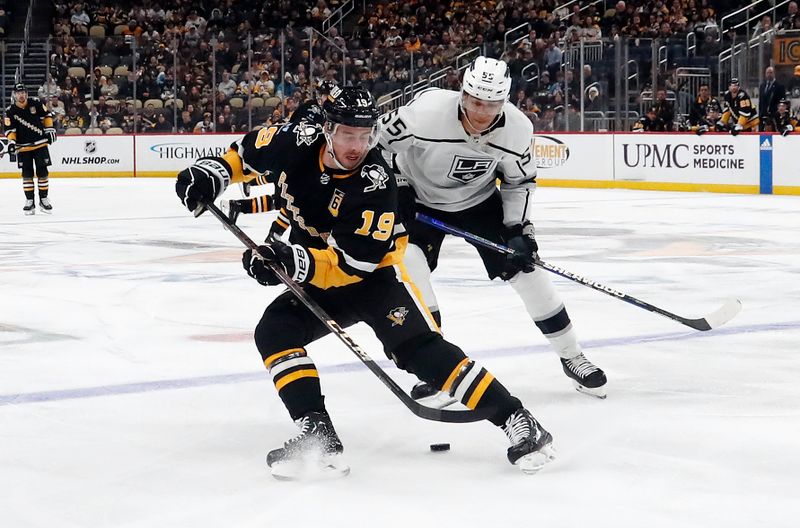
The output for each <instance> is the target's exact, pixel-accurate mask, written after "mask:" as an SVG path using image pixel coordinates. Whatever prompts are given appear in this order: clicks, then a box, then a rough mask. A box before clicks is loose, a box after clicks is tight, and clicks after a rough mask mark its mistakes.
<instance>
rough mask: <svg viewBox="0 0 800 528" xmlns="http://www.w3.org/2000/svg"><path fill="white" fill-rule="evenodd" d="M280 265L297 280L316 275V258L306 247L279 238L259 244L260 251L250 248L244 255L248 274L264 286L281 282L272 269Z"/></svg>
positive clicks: (300, 280)
mask: <svg viewBox="0 0 800 528" xmlns="http://www.w3.org/2000/svg"><path fill="white" fill-rule="evenodd" d="M271 265H272V266H278V267H280V269H282V270H283V271H284V272H285V273H286V274H287V275H289V277H291V278H292V280H294V281H295V282H299V283H301V284H302V283H304V282H307V281H309V280H311V277H313V276H314V259H313V257H312V256H311V254H310V253H309V252H308V250H307V249H306V248H304V247H303V246H300V245H297V244H292V245H286V244H284V243H283V242H281V241H279V240H275V241H273V242H271V243H269V244H266V245H263V246H258V252H257V253H254V252H253V250H252V249H248V250H247V251H245V252H244V254H243V255H242V266H244V269H245V270H247V274H248V275H250V276H251V277H253V278H254V279H255V280H257V281H258V283H259V284H262V285H264V286H275V285H277V284H281V279H280V278H279V277H278V276H277V275H276V274H275V272H274V271H273V270H272V267H271Z"/></svg>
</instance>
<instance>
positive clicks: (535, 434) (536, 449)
mask: <svg viewBox="0 0 800 528" xmlns="http://www.w3.org/2000/svg"><path fill="white" fill-rule="evenodd" d="M503 432H505V433H506V436H507V437H508V440H509V441H510V442H511V447H509V448H508V461H509V462H511V463H512V464H514V465H515V466H519V468H520V469H521V470H522V472H523V473H527V474H529V475H531V474H533V473H536V472H537V471H539V470H540V469H542V468H543V467H544V465H545V464H547V463H548V462H550V461H552V460H553V459H555V450H554V449H553V435H551V434H550V433H548V432H547V431H546V430H545V429H544V427H542V426H541V425H539V422H537V421H536V419H535V418H534V417H533V416H532V415H531V413H530V412H529V411H528V410H527V409H520V410H518V411H516V412H515V413H514V414H512V415H511V416H509V417H508V419H507V420H506V423H505V424H503Z"/></svg>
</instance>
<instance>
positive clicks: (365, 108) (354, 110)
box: [322, 86, 380, 128]
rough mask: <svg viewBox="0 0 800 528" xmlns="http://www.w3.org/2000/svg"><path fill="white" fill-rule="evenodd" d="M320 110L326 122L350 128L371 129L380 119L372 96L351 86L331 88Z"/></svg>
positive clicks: (361, 89)
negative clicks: (323, 113)
mask: <svg viewBox="0 0 800 528" xmlns="http://www.w3.org/2000/svg"><path fill="white" fill-rule="evenodd" d="M322 109H323V110H324V111H325V118H326V120H327V121H329V122H331V123H335V124H339V125H347V126H352V127H362V128H373V127H374V126H375V125H376V124H377V122H378V117H380V112H378V107H377V106H376V105H375V99H374V98H373V97H372V94H371V93H369V92H368V91H367V90H365V89H363V88H355V87H351V86H347V87H345V88H339V87H338V86H333V88H332V89H331V92H330V93H329V94H328V98H327V99H326V100H325V102H324V103H323V104H322Z"/></svg>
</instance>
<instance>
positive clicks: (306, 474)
mask: <svg viewBox="0 0 800 528" xmlns="http://www.w3.org/2000/svg"><path fill="white" fill-rule="evenodd" d="M340 458H341V457H340V456H339V455H332V456H327V457H321V458H307V457H303V458H300V459H296V460H286V461H284V462H276V463H275V464H273V465H272V467H271V468H270V471H271V473H272V476H273V477H274V478H275V479H276V480H282V481H298V480H299V481H304V482H311V481H319V480H331V479H336V478H341V477H345V476H347V475H349V474H350V466H348V465H347V464H345V463H344V462H342V461H341V460H340Z"/></svg>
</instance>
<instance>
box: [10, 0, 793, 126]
mask: <svg viewBox="0 0 800 528" xmlns="http://www.w3.org/2000/svg"><path fill="white" fill-rule="evenodd" d="M1 2H2V0H0V5H2V3H1ZM340 3H341V0H338V1H337V0H313V1H306V2H299V1H290V0H267V1H263V0H262V1H256V0H206V1H202V2H201V1H199V0H175V1H174V2H171V3H170V4H169V5H166V4H164V5H162V4H160V3H158V2H155V1H154V0H142V1H140V2H137V3H136V7H134V8H130V7H122V6H121V5H119V4H118V3H114V2H111V1H110V0H55V7H56V15H55V19H54V21H53V38H52V39H51V47H50V78H49V79H48V81H47V82H46V83H45V84H44V85H43V86H42V87H41V88H40V89H39V96H40V97H41V98H43V99H45V100H46V101H47V102H48V104H49V106H50V108H51V110H52V111H53V112H54V114H55V115H56V117H57V119H56V122H57V124H58V127H59V130H60V131H61V132H62V133H63V132H64V131H66V130H67V129H72V130H73V131H74V130H75V129H80V131H86V130H87V129H90V131H91V132H94V133H101V132H108V131H111V132H117V133H119V132H125V133H128V132H133V131H134V130H136V131H137V132H138V133H147V132H171V131H173V129H175V130H176V131H177V132H180V133H203V132H212V131H215V132H238V131H243V130H248V129H249V128H250V127H255V126H259V125H265V124H272V123H275V122H279V121H281V120H283V119H285V117H286V116H287V115H288V114H290V113H291V111H292V110H293V108H295V107H296V106H297V105H298V104H299V103H301V102H302V101H303V100H306V99H308V98H311V97H313V96H314V92H315V87H316V86H318V85H319V84H320V83H321V82H322V81H324V80H329V81H334V82H337V83H342V82H345V83H353V84H356V83H358V84H361V85H364V86H365V87H367V88H368V89H369V90H371V91H372V93H373V94H374V95H375V96H376V97H379V96H381V95H384V94H392V93H393V92H395V91H396V90H398V89H402V88H403V87H405V86H406V85H408V84H409V83H410V82H411V81H413V80H419V79H425V78H426V77H427V76H429V75H430V74H431V73H433V72H435V71H438V70H440V69H441V68H443V67H445V66H454V67H457V66H459V65H463V64H464V62H463V61H467V62H468V60H469V59H470V58H472V57H474V55H475V54H472V55H466V56H461V55H462V54H463V53H464V52H465V51H467V50H470V49H473V48H475V47H478V48H480V52H481V53H483V54H486V55H488V56H493V57H502V58H504V59H506V60H507V61H508V62H509V65H510V68H511V72H512V75H513V76H514V89H513V92H512V97H511V101H512V103H514V104H515V105H517V106H518V107H519V108H520V109H522V110H523V111H524V112H525V113H526V114H527V115H528V116H529V117H530V118H531V120H533V121H534V122H535V124H536V127H537V129H540V130H561V129H563V128H564V127H565V126H566V121H570V123H572V120H575V121H576V122H577V120H578V117H579V116H578V114H577V112H578V110H579V109H580V107H581V103H583V109H584V110H585V111H592V110H594V109H599V108H600V107H601V105H603V104H606V102H607V98H608V93H607V92H608V90H609V87H608V84H607V83H604V82H598V81H601V80H602V78H603V77H605V76H606V75H607V73H608V72H607V71H601V70H598V71H593V67H592V65H591V64H586V65H585V66H584V68H583V69H582V70H580V69H579V68H572V69H569V68H568V69H564V68H562V63H563V60H564V51H563V49H564V47H565V45H566V44H569V43H570V42H577V41H579V40H580V39H584V40H585V41H587V42H599V41H600V40H601V39H603V40H604V41H605V42H611V43H612V45H613V42H614V41H615V39H617V38H619V37H629V38H630V39H632V40H633V39H650V38H662V39H665V41H666V40H668V39H673V40H674V41H676V42H679V43H681V44H682V45H685V41H686V39H685V37H686V34H687V33H690V32H693V33H695V34H696V36H697V43H698V54H703V53H710V54H713V53H716V52H718V51H719V49H721V48H722V47H723V46H726V45H728V44H729V38H732V36H731V37H729V36H727V35H723V36H722V38H721V39H719V40H718V36H719V26H718V21H719V18H720V13H723V12H725V10H726V9H730V7H731V5H733V4H732V3H731V2H729V1H728V0H627V1H619V2H617V3H616V4H612V3H609V4H608V9H606V10H605V11H602V7H600V6H602V5H603V4H595V5H594V6H590V7H588V8H587V9H584V10H582V11H581V7H580V6H579V5H578V4H573V6H572V10H569V9H565V8H563V7H558V6H557V4H558V3H559V2H557V1H556V0H478V1H463V0H450V1H434V0H408V1H405V2H396V1H387V0H377V1H373V2H369V3H367V4H366V11H365V12H364V14H363V15H361V16H360V17H355V23H354V24H353V21H351V22H350V24H349V25H348V26H345V29H346V36H343V35H342V34H340V29H339V28H338V27H332V28H323V21H324V20H325V19H327V17H328V16H329V15H330V14H331V13H333V12H334V11H335V10H336V9H337V8H338V7H339V6H340V5H341V4H340ZM561 3H563V2H561ZM357 4H358V5H357V7H356V9H359V10H360V3H358V2H357ZM583 4H585V3H581V5H583ZM766 18H769V21H766V20H765V21H761V22H759V27H761V29H760V31H766V30H767V29H768V28H769V27H771V24H772V19H771V18H770V17H766ZM0 20H2V18H1V17H0ZM525 23H528V24H529V26H528V27H526V28H525V29H523V30H522V31H521V32H520V33H518V34H515V35H514V38H513V40H512V39H508V40H509V42H506V32H507V31H508V30H510V29H512V28H517V27H518V26H520V25H522V24H525ZM776 24H777V25H778V26H779V27H783V28H789V27H800V17H798V16H797V5H796V3H794V2H792V3H791V4H790V5H789V8H788V14H786V16H785V17H782V18H780V20H779V21H778V22H777V23H776ZM283 28H286V29H283ZM307 28H312V29H307ZM324 30H326V32H325V33H324V35H323V33H322V32H323V31H324ZM754 30H755V28H754ZM248 35H250V36H251V37H252V38H251V40H250V42H249V43H248V38H247V36H248ZM309 37H311V38H312V41H311V43H309ZM518 37H522V38H518ZM510 42H513V44H510ZM636 42H638V40H636ZM92 48H94V49H93V50H92ZM249 49H250V50H252V53H250V54H249V53H248V50H249ZM281 50H283V53H282V52H281ZM92 53H93V55H92V58H91V60H90V57H89V56H90V54H92ZM457 61H462V62H457ZM134 63H135V68H134ZM532 63H535V64H536V65H537V66H538V68H537V69H536V70H535V71H536V72H537V75H536V76H530V75H529V74H526V75H525V76H523V75H522V74H523V72H524V71H528V72H530V71H533V70H529V69H526V67H528V65H530V64H532ZM343 71H344V74H343ZM212 72H214V73H215V77H214V78H212V77H213V76H212ZM581 76H582V77H583V80H584V85H583V86H584V87H589V88H588V89H586V90H585V91H584V92H583V93H582V92H581ZM176 86H177V89H176ZM441 86H443V87H445V88H451V89H458V88H459V86H460V81H459V75H458V73H457V70H456V69H455V68H454V69H453V70H451V71H450V72H449V73H448V74H447V75H446V77H445V78H444V79H443V81H442V84H441ZM654 92H655V90H654ZM570 128H572V129H574V128H575V124H573V125H572V126H571V127H570Z"/></svg>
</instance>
